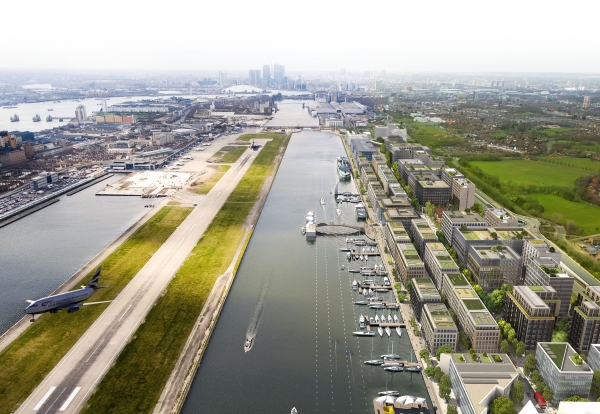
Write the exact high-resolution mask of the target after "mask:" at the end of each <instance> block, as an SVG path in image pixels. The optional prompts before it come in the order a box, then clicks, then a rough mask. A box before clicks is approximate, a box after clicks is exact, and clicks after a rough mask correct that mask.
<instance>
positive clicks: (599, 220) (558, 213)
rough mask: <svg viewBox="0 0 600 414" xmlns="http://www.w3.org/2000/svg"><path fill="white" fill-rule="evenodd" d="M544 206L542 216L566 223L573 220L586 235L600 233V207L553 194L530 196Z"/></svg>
mask: <svg viewBox="0 0 600 414" xmlns="http://www.w3.org/2000/svg"><path fill="white" fill-rule="evenodd" d="M530 196H531V197H533V198H535V199H536V200H538V201H539V202H540V204H542V205H543V206H544V213H543V214H542V216H543V217H544V218H547V219H549V220H553V221H559V222H560V223H565V222H566V221H567V220H572V221H573V222H574V223H575V224H576V225H577V227H580V228H582V229H583V230H584V235H589V234H597V233H600V207H597V206H594V205H590V204H588V203H585V202H583V201H580V202H574V201H568V200H565V199H564V198H562V197H559V196H555V195H552V194H530Z"/></svg>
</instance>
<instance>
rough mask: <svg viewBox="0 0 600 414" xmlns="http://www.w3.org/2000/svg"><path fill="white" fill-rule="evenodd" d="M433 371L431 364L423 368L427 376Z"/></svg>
mask: <svg viewBox="0 0 600 414" xmlns="http://www.w3.org/2000/svg"><path fill="white" fill-rule="evenodd" d="M434 373H435V367H434V366H433V365H429V366H428V367H427V368H425V375H427V376H428V377H433V374H434Z"/></svg>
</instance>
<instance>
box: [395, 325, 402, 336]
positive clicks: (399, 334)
mask: <svg viewBox="0 0 600 414" xmlns="http://www.w3.org/2000/svg"><path fill="white" fill-rule="evenodd" d="M396 333H397V334H398V336H399V337H400V338H402V328H400V327H399V326H396Z"/></svg>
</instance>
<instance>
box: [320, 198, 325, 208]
mask: <svg viewBox="0 0 600 414" xmlns="http://www.w3.org/2000/svg"><path fill="white" fill-rule="evenodd" d="M321 205H322V206H324V205H325V199H324V198H323V197H321Z"/></svg>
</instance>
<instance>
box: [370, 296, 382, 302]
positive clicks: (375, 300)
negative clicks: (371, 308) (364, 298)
mask: <svg viewBox="0 0 600 414" xmlns="http://www.w3.org/2000/svg"><path fill="white" fill-rule="evenodd" d="M382 300H383V299H381V298H380V297H379V296H374V297H372V298H369V302H371V303H373V302H381V301H382Z"/></svg>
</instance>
